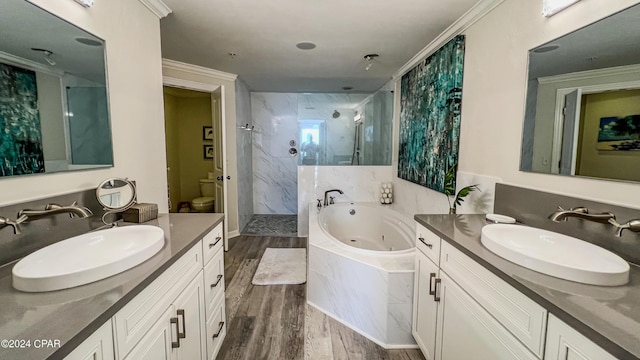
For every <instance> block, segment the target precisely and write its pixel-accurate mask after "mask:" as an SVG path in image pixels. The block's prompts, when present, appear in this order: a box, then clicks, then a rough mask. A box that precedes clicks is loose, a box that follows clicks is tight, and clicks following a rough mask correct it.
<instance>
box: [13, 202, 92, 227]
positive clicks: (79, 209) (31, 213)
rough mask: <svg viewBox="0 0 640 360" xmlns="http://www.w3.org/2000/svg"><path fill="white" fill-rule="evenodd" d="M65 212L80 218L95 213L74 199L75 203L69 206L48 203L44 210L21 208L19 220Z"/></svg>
mask: <svg viewBox="0 0 640 360" xmlns="http://www.w3.org/2000/svg"><path fill="white" fill-rule="evenodd" d="M65 213H66V214H69V216H71V217H76V216H77V217H80V218H86V217H89V216H91V215H93V212H91V210H89V209H88V208H86V207H84V206H80V205H78V203H77V202H75V201H74V202H73V204H71V205H69V206H62V205H58V204H48V205H46V206H45V207H44V210H30V209H24V210H20V211H19V212H18V220H20V219H23V218H24V220H22V221H20V223H22V222H25V221H29V220H35V219H39V218H43V217H47V216H51V215H57V214H65Z"/></svg>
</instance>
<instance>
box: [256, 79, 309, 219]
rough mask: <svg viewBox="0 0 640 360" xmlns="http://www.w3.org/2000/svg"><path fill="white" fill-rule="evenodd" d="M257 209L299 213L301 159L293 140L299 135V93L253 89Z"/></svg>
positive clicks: (259, 212)
mask: <svg viewBox="0 0 640 360" xmlns="http://www.w3.org/2000/svg"><path fill="white" fill-rule="evenodd" d="M251 118H252V123H253V125H254V126H255V130H254V131H253V143H252V158H253V211H254V213H255V214H296V213H297V211H298V194H297V192H296V184H297V165H298V164H297V162H298V157H292V156H290V155H289V141H290V140H294V139H297V134H298V99H297V94H287V93H255V92H254V93H251Z"/></svg>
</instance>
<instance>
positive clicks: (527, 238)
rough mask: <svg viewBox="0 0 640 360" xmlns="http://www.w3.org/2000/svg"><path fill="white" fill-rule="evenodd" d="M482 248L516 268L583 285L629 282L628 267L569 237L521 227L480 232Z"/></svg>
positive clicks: (488, 227)
mask: <svg viewBox="0 0 640 360" xmlns="http://www.w3.org/2000/svg"><path fill="white" fill-rule="evenodd" d="M481 241H482V245H484V246H485V247H486V248H487V249H489V250H491V251H492V252H493V253H495V254H497V255H499V256H500V257H503V258H505V259H507V260H509V261H511V262H514V263H516V264H518V265H520V266H524V267H526V268H529V269H531V270H534V271H538V272H541V273H543V274H547V275H551V276H555V277H558V278H561V279H565V280H571V281H575V282H579V283H584V284H591V285H603V286H617V285H624V284H626V283H627V282H629V264H628V263H627V262H626V261H625V260H624V259H622V258H621V257H619V256H618V255H616V254H614V253H612V252H610V251H608V250H605V249H603V248H601V247H599V246H596V245H593V244H591V243H588V242H586V241H582V240H580V239H576V238H574V237H571V236H566V235H563V234H558V233H555V232H552V231H547V230H542V229H537V228H532V227H528V226H523V225H506V224H492V225H486V226H484V227H483V228H482V235H481Z"/></svg>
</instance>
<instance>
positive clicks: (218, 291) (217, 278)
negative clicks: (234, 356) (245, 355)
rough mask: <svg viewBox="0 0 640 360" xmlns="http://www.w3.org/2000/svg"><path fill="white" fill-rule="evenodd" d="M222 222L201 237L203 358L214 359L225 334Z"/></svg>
mask: <svg viewBox="0 0 640 360" xmlns="http://www.w3.org/2000/svg"><path fill="white" fill-rule="evenodd" d="M222 234H223V232H222V224H220V225H218V226H216V228H215V229H213V231H211V232H210V233H209V234H208V235H207V236H205V237H204V239H202V248H203V251H204V254H205V267H204V288H205V289H204V290H205V303H206V305H205V307H206V311H205V315H206V317H204V318H203V319H206V325H205V326H206V330H205V333H206V356H204V357H203V359H207V360H215V358H216V356H217V355H218V351H219V350H220V347H221V346H222V341H223V340H224V338H225V336H226V334H227V323H226V313H225V301H224V290H225V286H224V250H223V243H224V241H223V240H222V237H223V236H222Z"/></svg>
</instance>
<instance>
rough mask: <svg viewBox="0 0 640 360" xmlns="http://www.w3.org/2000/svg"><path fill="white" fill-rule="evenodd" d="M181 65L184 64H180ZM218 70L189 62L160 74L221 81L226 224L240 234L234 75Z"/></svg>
mask: <svg viewBox="0 0 640 360" xmlns="http://www.w3.org/2000/svg"><path fill="white" fill-rule="evenodd" d="M182 65H184V66H182ZM217 73H218V72H217V71H215V70H212V69H206V68H202V67H198V66H192V65H188V64H179V65H178V66H172V65H166V64H165V66H163V68H162V74H163V75H164V76H165V77H170V78H174V79H180V80H181V81H185V82H187V83H188V82H193V83H200V84H208V85H220V86H221V87H222V88H223V92H222V97H223V103H222V109H223V113H224V122H225V136H226V143H225V152H226V156H227V158H226V162H225V164H224V174H225V176H229V177H230V178H231V180H225V186H226V192H227V199H226V204H227V212H226V220H227V222H226V226H227V228H226V229H227V231H228V233H230V234H231V235H230V236H236V235H239V229H238V183H237V181H238V179H237V175H238V166H237V162H236V161H237V160H236V153H237V150H236V130H237V128H236V84H235V78H236V77H235V75H232V74H226V73H221V72H220V74H221V76H218V75H217Z"/></svg>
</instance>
